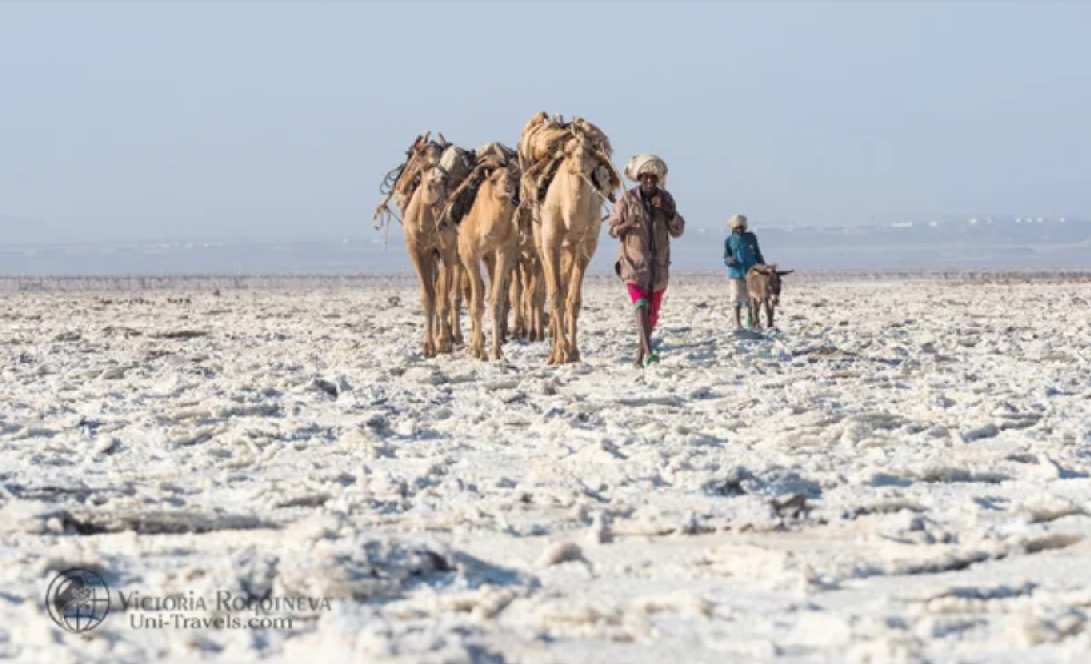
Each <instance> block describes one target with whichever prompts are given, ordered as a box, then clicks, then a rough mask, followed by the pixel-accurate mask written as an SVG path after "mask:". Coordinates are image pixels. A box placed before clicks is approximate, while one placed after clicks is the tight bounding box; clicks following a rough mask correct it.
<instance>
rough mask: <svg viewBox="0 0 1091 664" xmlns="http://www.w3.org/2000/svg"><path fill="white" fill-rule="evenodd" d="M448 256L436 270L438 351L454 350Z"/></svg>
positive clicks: (450, 266)
mask: <svg viewBox="0 0 1091 664" xmlns="http://www.w3.org/2000/svg"><path fill="white" fill-rule="evenodd" d="M452 267H453V266H452V265H451V263H450V258H449V257H446V258H444V260H443V264H442V265H441V266H437V270H436V324H437V325H438V326H439V340H438V341H437V342H436V350H437V352H440V353H450V352H451V351H452V350H454V347H453V344H452V340H451V312H450V308H451V298H450V297H449V296H448V294H449V292H450V289H451V269H452Z"/></svg>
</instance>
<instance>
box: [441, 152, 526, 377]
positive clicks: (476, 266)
mask: <svg viewBox="0 0 1091 664" xmlns="http://www.w3.org/2000/svg"><path fill="white" fill-rule="evenodd" d="M477 181H480V184H479V185H478V186H477V192H476V195H474V198H473V203H472V205H471V206H470V208H469V211H468V212H466V214H465V217H463V218H462V220H461V222H460V223H459V230H458V255H459V258H460V259H461V261H462V266H463V268H464V269H465V270H466V273H467V274H469V277H470V318H471V334H470V352H471V354H472V355H473V356H474V357H476V358H478V359H482V360H483V359H486V357H485V333H484V330H483V321H482V318H483V316H484V310H485V304H484V298H485V283H484V280H483V279H482V277H481V263H482V262H485V263H486V267H487V268H488V272H489V293H488V296H489V312H490V317H491V318H492V330H493V335H492V344H491V348H490V351H489V359H493V360H499V359H501V358H502V357H503V354H502V353H501V351H500V345H501V343H502V341H501V335H502V334H503V330H504V324H503V321H501V315H502V313H503V312H504V310H505V307H504V300H505V299H506V294H507V280H508V276H509V273H510V272H511V266H512V262H513V260H514V257H515V249H516V240H517V233H516V227H515V222H514V215H515V209H516V206H517V204H518V187H519V171H518V167H517V166H516V165H515V163H514V159H511V158H508V159H496V158H495V157H488V158H486V159H485V160H484V161H483V162H481V163H480V164H478V166H477V167H476V169H475V173H474V174H471V175H470V176H469V178H467V183H465V184H464V185H463V186H464V187H465V186H467V185H470V184H472V183H473V182H477ZM457 198H458V194H457V193H456V194H455V195H454V196H452V200H455V199H457ZM451 205H452V203H451V202H450V201H449V202H448V209H449V210H450V206H451ZM490 263H491V266H490V265H489V264H490Z"/></svg>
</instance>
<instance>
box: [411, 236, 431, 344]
mask: <svg viewBox="0 0 1091 664" xmlns="http://www.w3.org/2000/svg"><path fill="white" fill-rule="evenodd" d="M409 256H410V258H411V259H412V261H413V267H414V268H416V270H417V277H418V278H419V279H420V303H421V307H423V308H424V343H423V344H422V347H421V353H422V354H423V355H424V356H425V357H435V355H436V346H435V342H434V341H433V324H434V323H435V313H436V312H435V307H436V302H435V300H436V290H435V289H436V281H435V276H434V275H435V261H433V260H432V255H431V252H428V251H421V250H419V249H413V250H412V251H410V252H409Z"/></svg>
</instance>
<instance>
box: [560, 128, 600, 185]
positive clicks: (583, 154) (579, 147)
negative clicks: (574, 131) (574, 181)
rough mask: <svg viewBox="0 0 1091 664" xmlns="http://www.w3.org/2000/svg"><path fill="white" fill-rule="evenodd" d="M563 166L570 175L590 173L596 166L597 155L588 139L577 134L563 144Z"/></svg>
mask: <svg viewBox="0 0 1091 664" xmlns="http://www.w3.org/2000/svg"><path fill="white" fill-rule="evenodd" d="M564 156H565V167H566V168H567V169H568V172H569V173H571V174H572V175H580V174H581V173H582V174H584V175H588V174H590V173H591V172H592V171H593V170H594V169H595V167H596V166H598V157H597V155H596V154H595V148H594V146H593V145H591V141H590V139H588V138H587V136H585V135H583V134H578V135H576V136H573V137H572V138H570V139H568V141H567V142H565V144H564Z"/></svg>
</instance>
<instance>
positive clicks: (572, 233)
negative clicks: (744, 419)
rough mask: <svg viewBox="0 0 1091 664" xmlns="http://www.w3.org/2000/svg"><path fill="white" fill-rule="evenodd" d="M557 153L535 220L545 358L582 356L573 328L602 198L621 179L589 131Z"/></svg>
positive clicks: (595, 241)
mask: <svg viewBox="0 0 1091 664" xmlns="http://www.w3.org/2000/svg"><path fill="white" fill-rule="evenodd" d="M559 158H560V159H561V163H560V165H559V167H557V169H556V174H555V175H554V176H553V179H552V180H551V181H550V183H549V185H548V189H547V190H546V192H545V197H544V199H543V200H542V202H541V205H540V208H539V210H538V223H536V224H535V236H536V243H537V246H538V254H539V256H540V257H541V261H542V272H543V276H544V277H545V286H546V306H547V310H548V312H549V333H550V336H551V337H552V341H553V345H552V347H551V350H550V354H549V364H564V363H567V362H579V361H580V353H579V344H578V343H577V339H576V330H577V321H578V320H579V314H580V309H581V307H582V304H583V299H582V292H583V278H584V275H585V274H586V272H587V266H588V264H589V263H590V262H591V257H592V256H594V254H595V250H596V249H597V248H598V242H599V232H600V229H601V228H602V212H601V210H602V201H603V199H604V198H606V197H607V196H610V197H612V196H613V192H614V190H615V189H617V188H618V187H619V186H620V184H621V180H620V178H619V177H617V174H616V171H614V169H613V166H612V165H611V164H610V161H609V155H607V154H604V153H603V151H602V150H601V149H600V148H598V147H596V146H595V144H594V142H593V140H592V137H591V136H589V135H588V133H584V132H579V131H577V132H576V133H575V135H573V136H572V137H571V138H569V139H568V140H567V141H566V142H565V143H564V147H563V152H562V153H561V156H560V157H559Z"/></svg>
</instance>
